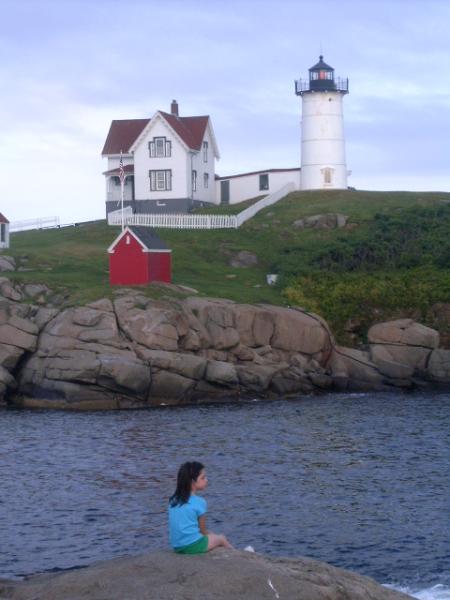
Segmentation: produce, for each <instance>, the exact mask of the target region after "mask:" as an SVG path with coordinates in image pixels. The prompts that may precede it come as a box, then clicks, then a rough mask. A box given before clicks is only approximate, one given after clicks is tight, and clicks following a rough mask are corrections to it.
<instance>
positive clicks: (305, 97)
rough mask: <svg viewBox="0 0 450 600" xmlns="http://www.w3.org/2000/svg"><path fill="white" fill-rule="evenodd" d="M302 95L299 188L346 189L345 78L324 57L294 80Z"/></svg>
mask: <svg viewBox="0 0 450 600" xmlns="http://www.w3.org/2000/svg"><path fill="white" fill-rule="evenodd" d="M295 93H296V94H297V96H301V97H302V123H301V129H302V150H301V167H302V168H301V188H302V189H303V190H316V189H346V188H347V164H346V159H345V137H344V114H343V102H342V100H343V97H344V96H345V94H348V79H343V78H335V76H334V69H333V67H330V66H329V65H327V64H326V63H325V62H324V60H323V56H320V57H319V62H318V63H317V64H315V65H314V66H313V67H311V68H310V69H309V79H307V80H304V79H303V80H302V79H299V80H298V81H296V82H295Z"/></svg>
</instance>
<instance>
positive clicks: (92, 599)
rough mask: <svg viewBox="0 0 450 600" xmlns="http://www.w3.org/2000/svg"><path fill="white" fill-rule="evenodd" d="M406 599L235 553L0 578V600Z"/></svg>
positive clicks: (314, 566)
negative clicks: (21, 577) (26, 576)
mask: <svg viewBox="0 0 450 600" xmlns="http://www.w3.org/2000/svg"><path fill="white" fill-rule="evenodd" d="M236 598H245V600H276V599H277V598H279V599H280V600H282V599H284V600H344V599H345V600H367V599H368V598H370V599H371V600H406V599H407V598H410V596H407V595H405V594H402V593H400V592H396V591H394V590H390V589H387V588H385V587H382V586H381V585H379V584H377V583H376V582H375V581H373V580H372V579H369V578H368V577H363V576H361V575H357V574H355V573H351V572H349V571H344V570H343V569H338V568H336V567H332V566H330V565H327V564H325V563H321V562H318V561H315V560H311V559H307V558H269V557H267V556H262V555H259V554H252V553H249V552H239V551H237V550H222V549H219V550H215V551H213V552H210V553H208V554H204V555H196V556H182V555H177V554H175V553H173V552H155V553H152V554H146V555H143V556H136V557H129V558H128V557H127V558H118V559H114V560H110V561H105V562H101V563H97V564H95V565H92V566H90V567H87V568H83V569H77V570H73V571H67V572H64V573H58V574H45V575H37V576H32V577H30V578H27V579H26V580H25V581H23V582H17V581H6V580H0V600H62V599H64V600H105V599H108V600H125V599H126V600H211V599H214V600H235V599H236Z"/></svg>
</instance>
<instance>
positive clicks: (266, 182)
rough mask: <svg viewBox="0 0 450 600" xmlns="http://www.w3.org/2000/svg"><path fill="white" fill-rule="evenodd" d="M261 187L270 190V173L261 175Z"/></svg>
mask: <svg viewBox="0 0 450 600" xmlns="http://www.w3.org/2000/svg"><path fill="white" fill-rule="evenodd" d="M259 189H260V190H268V189H269V174H268V173H264V175H260V176H259Z"/></svg>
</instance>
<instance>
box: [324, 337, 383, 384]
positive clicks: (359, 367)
mask: <svg viewBox="0 0 450 600" xmlns="http://www.w3.org/2000/svg"><path fill="white" fill-rule="evenodd" d="M327 366H328V369H329V370H330V373H331V376H332V378H333V382H334V385H335V387H337V388H338V389H353V390H382V389H385V386H384V377H383V375H382V374H381V373H380V371H379V370H378V369H377V367H376V365H375V364H374V363H373V362H372V361H371V360H370V356H369V353H368V352H363V351H361V350H355V349H353V348H344V347H342V346H336V347H335V348H334V349H333V351H332V353H331V356H330V359H329V361H328V365H327Z"/></svg>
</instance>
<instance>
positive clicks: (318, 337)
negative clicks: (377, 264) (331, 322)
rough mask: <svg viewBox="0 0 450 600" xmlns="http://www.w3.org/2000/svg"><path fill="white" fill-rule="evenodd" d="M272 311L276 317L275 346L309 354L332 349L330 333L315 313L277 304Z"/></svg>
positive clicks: (272, 341) (272, 339)
mask: <svg viewBox="0 0 450 600" xmlns="http://www.w3.org/2000/svg"><path fill="white" fill-rule="evenodd" d="M270 312H271V313H272V315H273V318H274V332H273V335H272V338H271V340H270V344H271V346H272V347H273V348H279V349H280V350H286V351H287V352H294V353H297V352H300V353H301V354H309V355H315V354H319V353H323V352H324V351H325V352H329V351H331V344H332V341H331V339H330V336H329V333H328V331H327V329H326V328H325V327H324V326H323V324H322V322H321V320H320V319H318V318H316V316H315V315H313V314H309V313H306V312H300V311H298V310H293V309H290V308H281V307H275V306H273V307H270Z"/></svg>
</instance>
